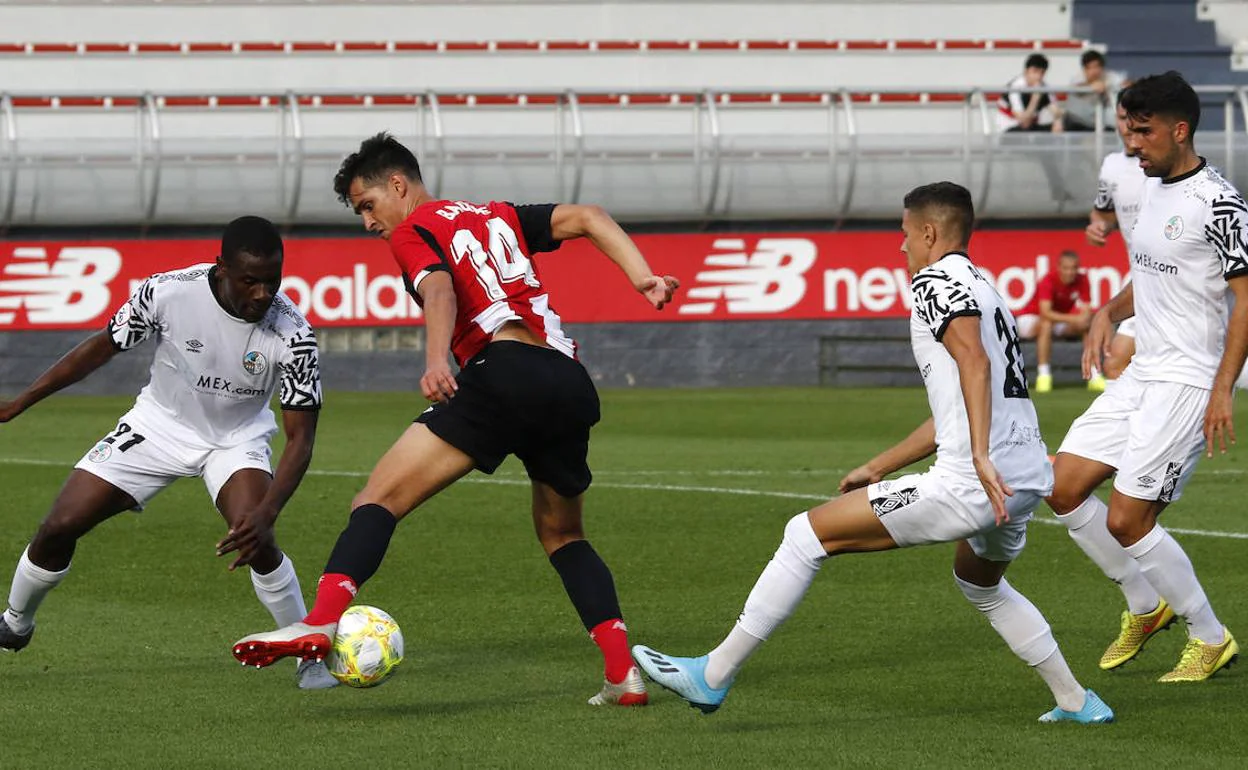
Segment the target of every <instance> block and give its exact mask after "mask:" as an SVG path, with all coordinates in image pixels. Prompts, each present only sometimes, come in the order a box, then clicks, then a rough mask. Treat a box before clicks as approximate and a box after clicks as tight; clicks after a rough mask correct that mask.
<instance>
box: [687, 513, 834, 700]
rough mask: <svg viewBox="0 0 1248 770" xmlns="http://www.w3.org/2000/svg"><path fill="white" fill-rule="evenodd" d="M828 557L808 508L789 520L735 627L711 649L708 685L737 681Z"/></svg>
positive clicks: (803, 593)
mask: <svg viewBox="0 0 1248 770" xmlns="http://www.w3.org/2000/svg"><path fill="white" fill-rule="evenodd" d="M827 556H828V554H827V551H825V550H824V548H823V543H822V542H821V541H820V540H819V536H818V535H816V534H815V530H814V528H813V527H811V526H810V517H809V516H808V515H807V514H806V513H805V512H802V513H799V514H798V515H796V516H794V517H793V518H792V519H789V523H788V525H786V526H785V528H784V540H782V541H781V542H780V547H779V548H777V549H776V553H775V555H774V556H772V557H771V561H769V562H768V563H767V567H766V568H765V569H764V570H763V574H761V575H759V577H758V582H756V583H755V584H754V590H752V591H750V595H749V597H748V598H746V600H745V609H744V610H743V611H742V612H741V617H740V618H739V619H738V620H737V624H736V626H735V627H734V628H733V629H732V631H731V632H730V633H729V634H728V636H727V638H725V639H724V641H723V642H721V643H720V645H719V646H718V647H716V648H715V649H714V650H711V652H710V654H709V658H710V659H709V661H708V662H707V664H706V683H707V684H708V685H710V686H711V687H713V688H715V689H719V688H720V687H723V686H725V685H726V684H728V683H729V682H731V681H732V678H733V677H734V676H735V675H736V673H737V671H738V669H740V668H741V666H742V665H743V664H744V663H745V661H746V659H747V658H749V657H750V655H752V654H753V653H754V650H756V649H758V647H759V646H760V645H761V644H762V643H763V642H764V641H766V639H767V637H769V636H771V632H772V631H774V630H776V628H778V627H779V626H780V624H781V623H783V622H784V621H785V620H788V618H789V616H790V615H792V614H793V611H794V610H796V609H797V605H798V604H800V603H801V601H802V597H803V596H805V595H806V591H807V589H809V588H810V584H811V582H812V581H814V579H815V575H817V574H819V566H820V565H821V564H822V563H823V560H824V559H826V558H827Z"/></svg>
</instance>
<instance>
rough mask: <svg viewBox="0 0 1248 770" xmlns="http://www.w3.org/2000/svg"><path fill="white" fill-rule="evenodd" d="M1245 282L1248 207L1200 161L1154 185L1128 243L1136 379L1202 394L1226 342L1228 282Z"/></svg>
mask: <svg viewBox="0 0 1248 770" xmlns="http://www.w3.org/2000/svg"><path fill="white" fill-rule="evenodd" d="M1242 275H1248V208H1246V207H1245V205H1244V199H1243V198H1242V197H1240V194H1239V192H1238V191H1237V190H1236V189H1235V187H1234V186H1232V185H1231V183H1230V182H1228V181H1226V180H1225V179H1223V178H1222V175H1221V174H1219V173H1218V172H1217V171H1215V170H1213V169H1212V168H1209V166H1208V165H1206V164H1205V163H1204V162H1203V161H1202V163H1201V165H1200V167H1199V168H1197V169H1195V170H1194V171H1192V172H1190V173H1188V174H1184V175H1183V176H1182V177H1180V178H1178V179H1174V180H1172V181H1170V182H1165V183H1163V182H1162V181H1161V180H1160V179H1156V178H1151V179H1149V180H1148V181H1147V182H1146V183H1145V185H1144V193H1143V202H1142V204H1141V206H1140V213H1139V217H1138V218H1137V219H1136V222H1135V230H1134V231H1133V234H1132V237H1131V277H1132V282H1133V283H1134V284H1135V319H1136V332H1135V334H1136V340H1137V345H1138V351H1137V353H1136V355H1135V358H1134V359H1132V361H1131V367H1132V368H1133V369H1134V370H1135V376H1136V377H1137V378H1138V379H1140V380H1142V381H1145V382H1149V381H1164V382H1177V383H1182V384H1185V385H1191V386H1193V387H1197V388H1204V389H1206V390H1208V389H1210V388H1212V387H1213V377H1214V375H1215V374H1216V373H1217V370H1218V364H1219V363H1220V362H1221V360H1222V349H1223V345H1224V344H1225V341H1226V321H1227V307H1226V294H1227V291H1226V281H1227V279H1229V278H1234V277H1236V276H1242Z"/></svg>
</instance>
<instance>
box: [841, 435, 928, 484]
mask: <svg viewBox="0 0 1248 770" xmlns="http://www.w3.org/2000/svg"><path fill="white" fill-rule="evenodd" d="M935 452H936V420H935V419H933V418H931V417H928V418H927V419H926V420H925V421H924V422H923V424H922V425H920V426H919V427H917V428H915V429H914V431H912V432H911V433H910V435H909V436H906V437H905V438H904V439H902V440H901V441H899V442H898V443H896V444H894V445H893V446H891V447H889V448H888V449H885V450H884V451H883V452H880V453H879V454H878V455H876V456H875V457H873V458H871V459H870V460H868V461H867V462H866V463H864V464H863V465H860V466H858V467H857V468H854V469H853V470H852V471H850V472H849V473H848V474H846V475H845V478H843V479H841V483H840V484H839V485H838V486H837V488H838V489H839V490H840V492H841V494H845V493H846V492H852V491H853V490H855V489H859V488H860V487H865V486H867V485H868V484H874V483H875V482H877V481H879V480H880V479H882V478H884V477H885V476H887V475H888V474H890V473H894V472H896V471H899V470H901V469H902V468H904V467H906V466H907V465H910V464H911V463H917V462H918V461H919V460H922V459H923V458H925V457H930V456H932V454H934V453H935Z"/></svg>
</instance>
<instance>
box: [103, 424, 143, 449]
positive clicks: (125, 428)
mask: <svg viewBox="0 0 1248 770" xmlns="http://www.w3.org/2000/svg"><path fill="white" fill-rule="evenodd" d="M123 438H124V439H125V440H124V441H122V439H123ZM101 440H102V441H103V442H104V443H105V444H117V442H118V441H121V443H120V444H117V451H118V452H124V451H126V450H127V449H129V448H130V447H132V446H135V445H137V444H142V443H143V442H144V441H146V439H145V438H144V437H143V436H140V435H139V434H137V433H135V432H134V429H133V428H131V427H130V426H129V425H127V424H126V423H124V422H119V423H117V430H115V431H113V432H112V433H110V434H108V435H107V436H105V437H104V438H103V439H101Z"/></svg>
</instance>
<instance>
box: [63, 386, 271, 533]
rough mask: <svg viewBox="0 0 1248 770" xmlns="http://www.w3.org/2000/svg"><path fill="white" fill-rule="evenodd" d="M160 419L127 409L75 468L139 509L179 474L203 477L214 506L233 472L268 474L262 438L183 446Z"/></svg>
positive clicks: (266, 445)
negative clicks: (221, 444)
mask: <svg viewBox="0 0 1248 770" xmlns="http://www.w3.org/2000/svg"><path fill="white" fill-rule="evenodd" d="M164 420H165V418H163V417H160V416H156V417H154V418H153V416H151V415H146V414H144V413H143V412H142V411H141V410H140V409H139V408H135V409H131V410H130V411H129V412H127V413H126V414H125V416H123V417H122V418H121V421H120V422H118V423H117V428H116V430H114V431H113V432H112V433H109V434H108V435H107V436H105V437H104V438H102V439H100V440H99V441H97V442H96V444H95V446H94V447H92V448H91V451H89V452H87V453H86V454H85V455H83V458H82V459H81V460H79V461H78V464H77V465H75V466H74V467H75V468H78V469H79V470H84V471H86V472H87V473H90V474H92V475H93V476H98V477H100V478H102V479H104V480H105V481H107V482H108V483H109V484H112V485H113V486H115V487H117V488H118V489H120V490H121V491H123V492H125V493H126V494H128V495H130V496H131V497H133V498H134V499H135V501H136V502H137V503H138V505H137V506H135V510H136V511H141V510H143V507H144V506H145V505H147V503H148V501H149V500H151V499H152V498H153V497H155V496H156V494H157V493H158V492H160V491H161V490H162V489H164V488H165V487H167V486H169V485H170V484H172V483H173V482H174V481H176V480H177V479H180V478H187V477H190V476H203V477H204V486H205V487H207V488H208V495H209V496H210V497H211V498H212V502H213V504H214V505H215V504H216V502H217V494H218V493H219V492H220V491H221V487H223V486H225V482H227V481H229V480H230V477H231V476H233V475H234V473H235V472H236V471H239V470H242V469H244V468H256V469H257V470H262V471H264V472H265V473H268V474H270V475H272V473H273V470H272V466H271V465H270V464H269V457H270V455H271V454H272V450H271V449H270V448H269V442H268V438H267V437H262V438H258V439H256V440H254V441H249V442H245V443H243V444H239V445H238V446H233V447H228V448H224V449H222V448H217V447H211V446H207V445H204V446H188V445H187V444H185V443H183V442H180V441H178V442H175V441H172V440H170V439H169V438H167V434H166V433H165V432H164V431H162V430H161V429H160V427H159V426H160V424H161V423H162V422H163V421H164Z"/></svg>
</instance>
